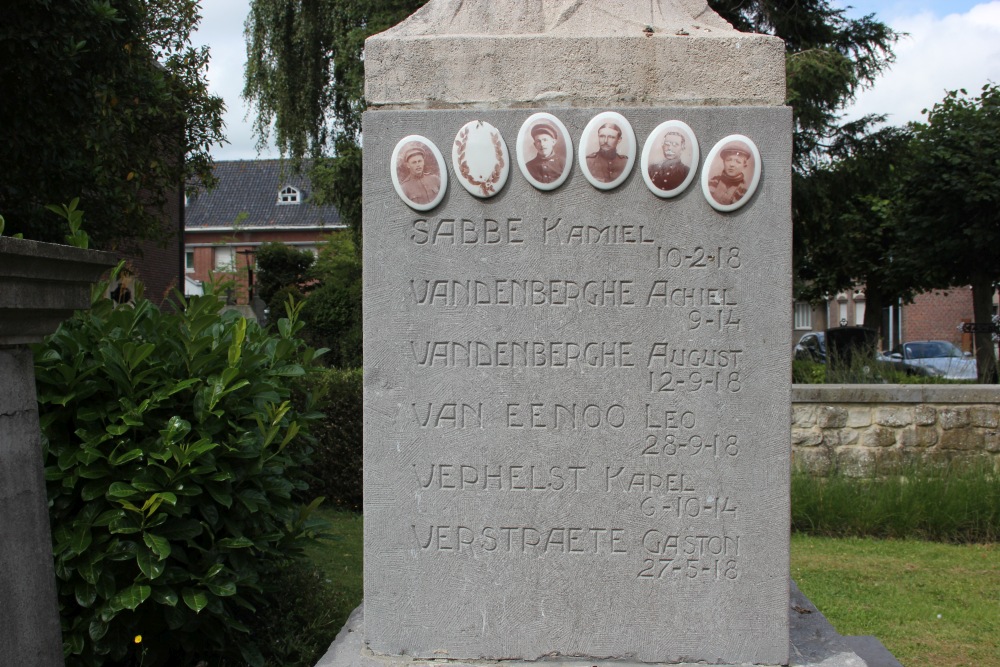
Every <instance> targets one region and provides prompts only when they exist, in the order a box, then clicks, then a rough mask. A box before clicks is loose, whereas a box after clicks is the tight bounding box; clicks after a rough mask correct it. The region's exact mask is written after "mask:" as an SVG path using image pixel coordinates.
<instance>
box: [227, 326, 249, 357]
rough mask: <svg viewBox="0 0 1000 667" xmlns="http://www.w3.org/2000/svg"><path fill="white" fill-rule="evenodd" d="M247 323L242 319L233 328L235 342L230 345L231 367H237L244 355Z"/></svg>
mask: <svg viewBox="0 0 1000 667" xmlns="http://www.w3.org/2000/svg"><path fill="white" fill-rule="evenodd" d="M246 334H247V321H246V319H244V318H242V317H241V318H240V319H238V320H237V321H236V325H235V326H234V327H233V341H232V342H231V343H230V344H229V365H230V366H235V365H236V363H237V362H238V361H239V360H240V355H241V354H242V353H243V341H244V340H245V339H246Z"/></svg>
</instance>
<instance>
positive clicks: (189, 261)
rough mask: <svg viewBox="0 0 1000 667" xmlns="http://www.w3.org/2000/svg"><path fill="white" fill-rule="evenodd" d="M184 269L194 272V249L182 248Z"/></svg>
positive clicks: (187, 271)
mask: <svg viewBox="0 0 1000 667" xmlns="http://www.w3.org/2000/svg"><path fill="white" fill-rule="evenodd" d="M184 271H185V272H186V273H194V250H187V249H185V250H184Z"/></svg>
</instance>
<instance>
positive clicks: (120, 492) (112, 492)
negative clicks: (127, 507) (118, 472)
mask: <svg viewBox="0 0 1000 667" xmlns="http://www.w3.org/2000/svg"><path fill="white" fill-rule="evenodd" d="M137 494H138V491H137V490H136V488H135V487H134V486H132V485H131V484H126V483H125V482H112V483H111V486H109V487H108V495H109V496H111V497H112V498H128V497H129V496H134V495H137Z"/></svg>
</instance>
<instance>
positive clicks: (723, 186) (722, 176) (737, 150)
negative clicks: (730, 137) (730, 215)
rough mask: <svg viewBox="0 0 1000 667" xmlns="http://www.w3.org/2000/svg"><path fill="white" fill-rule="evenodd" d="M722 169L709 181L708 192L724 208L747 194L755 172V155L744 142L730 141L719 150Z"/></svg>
mask: <svg viewBox="0 0 1000 667" xmlns="http://www.w3.org/2000/svg"><path fill="white" fill-rule="evenodd" d="M719 158H720V159H721V161H722V169H721V170H720V171H718V172H717V173H715V174H714V175H712V176H711V177H710V178H709V179H708V192H709V194H710V195H711V197H712V199H714V200H715V201H717V202H718V203H719V204H722V205H723V206H728V205H731V204H735V203H737V202H738V201H740V200H741V199H743V197H744V196H746V194H747V190H748V189H749V187H750V181H751V178H752V176H753V171H754V169H755V168H756V167H755V165H754V163H753V153H752V152H751V150H750V147H749V146H747V145H746V144H744V143H743V142H742V141H730V142H728V143H727V144H726V145H725V146H723V147H722V148H721V149H720V150H719Z"/></svg>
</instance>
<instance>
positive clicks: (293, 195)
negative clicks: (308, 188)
mask: <svg viewBox="0 0 1000 667" xmlns="http://www.w3.org/2000/svg"><path fill="white" fill-rule="evenodd" d="M278 203H279V204H298V203H299V191H298V190H296V189H295V188H293V187H292V186H290V185H289V186H287V187H286V188H285V189H283V190H282V191H281V192H279V193H278Z"/></svg>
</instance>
